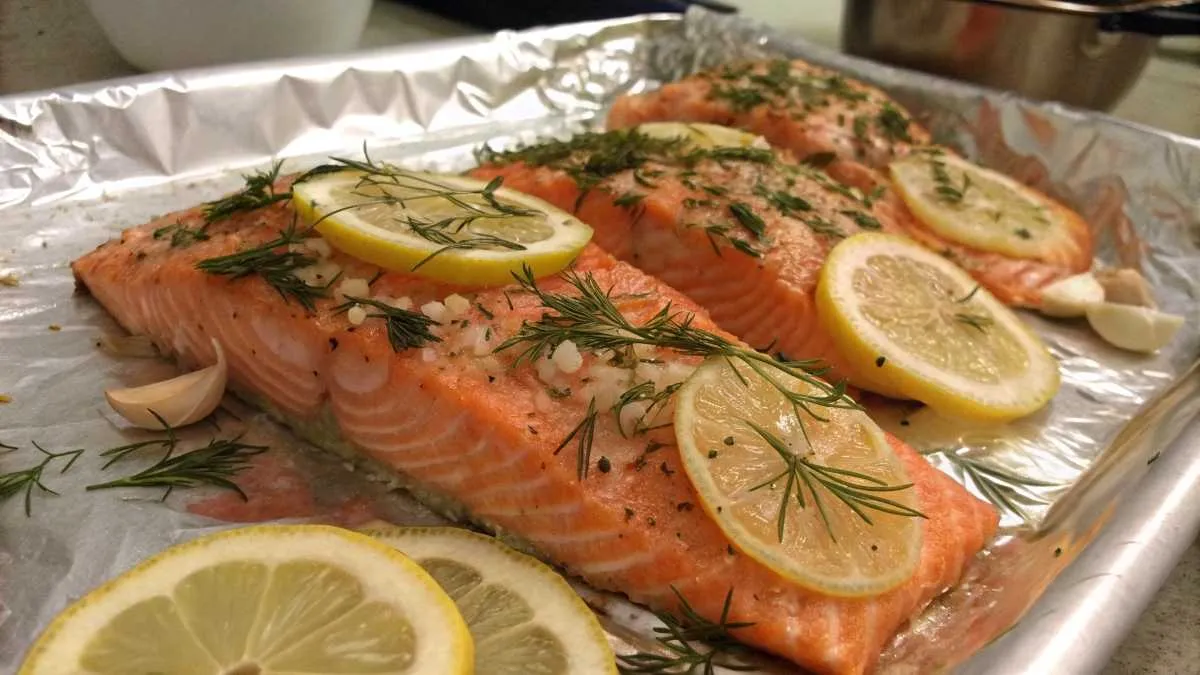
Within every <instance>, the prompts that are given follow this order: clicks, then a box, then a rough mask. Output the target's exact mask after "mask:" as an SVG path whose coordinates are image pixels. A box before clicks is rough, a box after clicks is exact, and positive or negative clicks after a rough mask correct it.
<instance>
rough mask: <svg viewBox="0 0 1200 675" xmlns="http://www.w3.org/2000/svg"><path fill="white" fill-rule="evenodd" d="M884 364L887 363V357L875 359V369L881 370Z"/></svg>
mask: <svg viewBox="0 0 1200 675" xmlns="http://www.w3.org/2000/svg"><path fill="white" fill-rule="evenodd" d="M885 363H887V357H885V356H880V357H879V358H877V359H875V367H876V368H882V367H883V364H885Z"/></svg>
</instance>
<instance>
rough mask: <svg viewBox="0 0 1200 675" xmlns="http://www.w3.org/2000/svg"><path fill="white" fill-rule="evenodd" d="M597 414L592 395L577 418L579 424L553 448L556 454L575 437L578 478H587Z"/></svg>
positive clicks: (576, 472)
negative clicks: (578, 418) (583, 411)
mask: <svg viewBox="0 0 1200 675" xmlns="http://www.w3.org/2000/svg"><path fill="white" fill-rule="evenodd" d="M598 415H599V412H598V411H597V410H596V399H595V397H593V398H592V400H591V401H589V402H588V409H587V413H586V414H584V416H583V419H581V420H579V424H577V425H575V428H574V429H572V430H571V433H569V434H567V436H566V438H564V439H563V440H562V442H561V443H559V444H558V447H557V448H554V454H555V455H557V454H558V453H560V452H562V449H563V448H565V447H567V444H568V443H570V442H571V441H572V439H575V442H576V445H577V446H578V449H577V452H576V456H575V474H576V476H578V478H579V480H583V479H584V478H587V475H588V467H589V466H590V465H591V463H592V439H593V438H594V437H595V435H596V418H597V416H598Z"/></svg>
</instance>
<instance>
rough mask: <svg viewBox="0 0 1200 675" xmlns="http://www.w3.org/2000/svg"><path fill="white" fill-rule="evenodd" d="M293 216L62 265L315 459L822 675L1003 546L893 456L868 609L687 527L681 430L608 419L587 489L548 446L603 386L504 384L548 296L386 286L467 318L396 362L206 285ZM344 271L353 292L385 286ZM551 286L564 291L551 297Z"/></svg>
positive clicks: (307, 321) (332, 318)
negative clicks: (909, 485) (909, 567)
mask: <svg viewBox="0 0 1200 675" xmlns="http://www.w3.org/2000/svg"><path fill="white" fill-rule="evenodd" d="M282 187H283V186H281V188H282ZM293 218H294V213H293V211H292V209H291V206H290V204H289V203H286V202H281V203H276V204H274V205H272V206H269V207H266V208H262V209H259V210H256V211H252V212H245V213H238V214H235V215H233V216H231V217H229V218H227V219H225V220H221V221H218V222H216V223H214V224H213V225H211V226H210V227H209V228H208V230H207V233H206V234H207V236H208V238H207V239H205V240H203V241H195V242H192V243H187V242H186V241H182V240H181V241H180V242H179V243H178V245H172V242H171V241H170V240H169V238H167V237H155V236H154V235H155V232H156V230H157V231H159V232H161V231H162V230H161V228H169V227H172V226H176V227H177V225H176V224H177V223H178V224H179V225H178V226H183V227H189V228H194V227H195V226H197V225H198V224H199V223H200V222H201V221H202V215H201V212H200V210H199V209H193V210H189V211H185V212H180V213H175V214H170V215H166V216H163V217H162V218H159V219H157V220H155V221H153V222H150V223H147V224H145V225H142V226H139V227H134V228H131V229H129V230H126V231H125V232H124V233H123V234H122V235H121V237H120V239H119V240H116V241H111V242H109V243H106V244H104V245H102V246H100V247H99V248H98V249H96V250H95V251H93V252H91V253H89V254H87V255H85V256H83V257H82V258H80V259H79V260H77V261H75V262H74V263H73V265H72V267H73V270H74V272H75V274H76V277H77V279H78V281H79V283H80V284H81V286H82V287H83V288H85V289H86V290H88V291H90V293H91V294H92V296H93V297H94V298H95V299H96V300H97V301H98V302H99V303H100V304H101V305H103V306H104V307H105V308H106V309H107V310H108V311H109V312H110V313H111V314H112V315H113V316H114V317H115V318H116V320H117V321H118V322H119V323H120V324H121V325H122V326H124V327H125V328H126V329H128V330H129V331H130V332H132V333H136V334H144V335H148V336H150V337H151V338H153V339H154V341H155V342H156V343H157V344H158V345H159V346H160V347H162V348H163V349H164V350H165V351H166V352H169V353H172V354H174V355H176V356H177V357H178V358H179V359H180V360H181V361H183V362H186V363H195V364H210V363H213V362H215V354H214V351H213V347H212V346H211V344H210V339H216V340H218V341H220V343H221V344H222V345H223V347H224V350H225V352H226V355H227V357H228V363H229V380H230V383H231V387H232V388H233V389H235V390H236V391H238V392H239V393H241V394H242V395H244V396H246V397H247V398H248V399H250V400H252V401H255V402H257V403H259V404H261V405H263V406H264V407H266V408H267V409H268V410H269V411H271V412H272V413H273V414H274V415H276V416H277V417H278V418H279V419H280V420H281V421H283V422H284V423H285V424H288V425H290V426H291V427H292V428H293V429H295V430H296V431H297V433H299V434H301V435H303V436H305V437H306V438H308V440H311V441H312V442H314V443H315V444H317V445H321V446H324V447H326V448H329V449H334V450H340V451H347V452H353V453H355V454H357V455H361V456H363V457H366V458H369V459H371V460H373V461H374V462H376V463H377V464H378V465H381V466H383V467H386V468H387V469H388V470H390V471H393V472H395V473H396V474H397V475H399V476H402V477H403V478H404V479H405V480H406V481H407V482H409V483H411V484H412V485H413V486H414V488H415V489H416V491H417V492H418V494H427V495H437V496H438V497H439V498H440V499H442V500H448V502H447V501H441V502H439V503H440V504H442V505H443V508H444V507H445V504H447V503H450V504H453V505H455V506H456V507H460V508H461V509H463V510H464V511H465V513H466V514H467V515H468V516H469V517H470V518H471V519H474V520H476V521H477V522H480V523H484V524H486V525H487V526H488V527H491V528H495V529H498V530H502V531H504V532H506V533H510V534H513V535H516V536H517V537H519V538H521V539H523V540H524V541H526V542H528V543H529V544H530V545H531V546H532V547H533V548H534V549H535V550H536V551H537V552H538V553H539V554H540V555H541V556H542V557H544V558H545V559H547V560H549V561H551V562H553V563H555V564H557V565H559V566H561V567H562V568H564V569H566V570H568V571H569V572H570V573H572V574H575V575H578V576H580V577H582V578H583V579H585V580H587V581H588V582H589V583H590V584H592V585H593V586H595V587H597V588H601V589H607V590H612V591H616V592H620V593H624V594H625V595H627V596H629V597H630V598H631V599H633V600H634V601H637V602H639V603H643V604H645V605H648V606H650V607H652V608H655V609H658V610H665V611H672V610H676V609H677V606H676V603H677V602H678V601H677V599H676V597H675V595H674V593H673V591H672V589H676V590H678V591H679V593H680V594H681V595H682V597H684V598H686V599H687V601H688V602H689V603H690V604H691V605H692V606H693V607H694V608H695V609H696V610H697V611H698V612H699V613H700V614H701V615H703V616H706V617H709V618H710V619H714V620H715V619H716V618H718V616H719V614H720V612H721V608H722V603H723V600H724V598H725V595H726V592H727V591H728V590H729V589H731V588H732V589H733V590H734V595H733V606H732V611H731V615H730V619H731V620H733V621H753V622H755V624H754V626H753V627H750V628H746V629H744V630H738V631H737V637H739V638H740V639H742V640H744V641H745V642H747V643H749V644H751V645H755V646H757V647H760V648H762V649H764V650H767V651H769V652H773V653H775V654H778V655H780V656H782V657H784V658H787V659H790V660H792V661H794V662H795V663H797V664H800V665H802V666H804V667H806V668H810V669H812V670H815V671H819V672H830V673H861V672H864V671H866V670H868V669H870V668H871V667H872V664H873V663H874V661H875V660H876V658H877V655H878V654H879V652H880V650H881V648H882V647H883V645H884V644H885V643H886V642H887V641H888V640H889V638H890V637H891V636H892V634H893V633H894V632H895V631H896V630H897V629H898V627H899V626H901V625H902V624H903V623H904V622H905V621H907V620H908V619H909V618H911V617H912V616H913V615H914V614H915V613H917V612H918V611H919V610H920V609H921V608H922V607H924V606H925V605H926V604H927V603H928V602H929V601H930V600H931V599H932V598H933V597H935V596H936V595H938V594H939V593H941V592H942V591H944V590H945V589H946V588H948V587H949V586H951V585H953V584H954V583H956V582H957V580H958V579H959V578H960V575H961V574H962V572H963V569H964V566H965V565H966V564H967V562H968V561H969V560H970V559H971V558H972V556H973V555H974V554H975V553H976V552H977V551H978V550H979V549H980V548H981V547H982V546H983V545H984V543H985V542H986V541H987V540H988V539H989V538H990V537H991V536H992V535H993V534H994V531H995V528H996V525H997V514H996V513H995V511H994V510H993V509H992V508H991V507H990V506H988V505H986V504H984V503H982V502H980V501H978V500H977V499H975V498H974V497H973V496H971V495H970V494H969V493H968V492H966V491H965V490H964V489H963V488H962V487H961V486H959V485H958V484H956V483H954V482H953V481H952V480H951V479H950V478H948V477H947V476H945V475H944V474H942V473H941V472H939V471H937V470H936V469H934V468H933V467H932V466H931V465H929V464H928V463H927V462H925V461H924V459H922V458H921V457H920V456H919V455H918V454H917V453H915V452H914V451H913V450H911V449H909V448H908V447H906V446H905V445H904V444H902V443H901V442H900V441H898V440H896V439H894V438H893V439H890V440H891V443H892V445H893V447H894V448H895V450H896V452H897V453H898V455H899V456H900V457H901V459H902V460H903V462H904V465H905V467H906V468H907V471H908V474H909V476H910V478H911V480H912V482H913V483H914V484H915V490H916V494H917V498H918V502H919V506H920V508H921V510H922V511H923V512H924V513H925V514H927V515H928V516H929V519H928V520H927V521H923V531H924V543H923V547H922V550H921V557H920V563H919V567H918V569H917V570H916V572H915V574H914V576H913V577H912V578H911V579H910V580H909V581H907V582H906V583H904V584H903V585H902V586H901V587H899V588H896V589H894V590H892V591H890V592H888V593H885V594H883V595H880V596H878V597H874V598H868V599H854V600H848V599H839V598H833V597H826V596H822V595H819V594H815V593H813V592H810V591H806V590H804V589H802V588H800V587H798V586H796V585H794V584H792V583H790V582H788V581H787V580H785V579H783V578H780V577H778V576H777V575H775V574H774V573H773V572H771V571H770V570H768V569H767V568H765V567H763V566H761V565H760V564H758V563H756V562H755V561H754V560H752V559H751V558H749V557H748V556H745V555H742V554H740V553H738V552H737V551H736V550H735V549H734V548H733V547H732V546H731V544H730V542H729V540H728V539H726V538H725V536H724V535H723V533H722V532H721V530H720V529H718V527H717V526H716V524H715V523H713V522H712V521H711V520H710V519H709V518H708V517H707V516H706V515H705V514H704V511H703V509H700V508H693V507H692V505H693V504H695V503H696V502H697V497H696V495H695V494H694V493H693V490H692V487H691V484H690V483H689V481H688V480H687V478H686V476H685V474H684V472H683V471H682V467H681V465H680V459H679V455H678V452H677V450H676V448H675V446H674V443H673V435H672V434H671V433H670V432H669V430H667V432H666V433H665V434H663V433H662V430H659V431H658V432H651V433H652V434H653V433H658V434H659V435H651V436H649V438H650V439H651V441H652V442H653V443H658V444H661V445H657V446H650V447H648V446H647V443H648V440H647V438H648V436H646V435H637V434H631V435H628V436H627V435H626V434H622V433H621V432H620V431H619V430H618V429H617V426H616V422H615V421H613V416H612V415H602V416H600V418H599V421H598V423H597V425H596V428H595V437H594V443H593V452H592V454H591V458H590V460H589V461H590V465H591V471H590V472H589V473H588V475H587V476H586V477H584V478H582V479H581V478H580V476H579V475H578V467H577V465H576V462H577V457H576V453H575V451H574V448H573V447H572V448H571V449H570V450H569V451H564V452H558V451H556V448H558V447H559V445H560V443H561V442H562V440H563V439H564V438H565V437H566V436H567V435H568V434H569V433H570V432H571V431H572V430H573V429H574V428H575V427H576V426H577V425H578V424H579V421H580V419H581V418H582V417H583V416H584V414H585V411H586V404H585V400H584V396H585V395H587V391H588V388H589V386H595V385H594V383H589V382H587V381H584V377H585V375H584V373H588V372H592V373H593V374H594V373H596V372H598V371H597V370H595V369H596V368H597V367H598V366H596V363H595V362H596V359H595V357H593V356H590V355H585V357H584V358H585V364H584V366H583V368H582V369H581V370H580V371H579V372H577V373H574V374H567V373H566V372H558V373H551V374H550V375H549V376H547V374H546V373H544V372H539V368H540V366H539V364H530V363H528V362H521V364H520V365H514V355H513V354H512V353H511V351H501V352H498V353H493V351H492V349H493V347H494V346H495V345H497V344H499V342H500V341H502V340H504V339H506V338H508V337H509V336H512V335H513V334H514V333H515V332H516V331H517V330H518V329H519V328H520V326H521V324H522V322H523V321H526V320H529V321H533V320H536V319H538V318H539V317H541V316H542V314H543V313H544V312H545V311H546V310H545V308H544V307H542V306H541V304H540V303H539V299H538V298H537V296H535V295H532V294H530V293H527V292H521V291H520V289H519V288H516V287H512V288H507V289H489V290H478V291H470V290H468V289H461V288H459V289H455V288H451V287H449V286H446V285H444V284H438V283H433V282H430V281H427V280H424V279H422V278H419V277H416V276H411V275H408V274H401V273H385V274H382V275H381V276H380V277H378V278H377V279H376V280H375V281H374V282H373V283H372V284H371V292H372V295H373V297H390V298H409V299H411V300H412V301H413V302H415V303H416V304H417V305H420V304H422V303H425V302H430V301H434V300H441V299H442V298H445V297H447V295H448V294H449V293H451V292H452V291H457V292H458V293H462V294H463V295H464V296H465V297H467V298H468V299H469V300H470V302H471V305H470V309H469V311H466V312H464V313H461V314H460V315H459V317H458V318H457V319H456V320H454V321H452V322H446V323H445V324H444V325H441V326H434V327H431V330H433V331H435V333H436V337H438V338H440V341H438V342H433V341H426V342H425V343H424V344H422V345H416V346H412V347H410V348H400V349H397V348H396V347H395V346H393V344H392V342H390V341H389V334H388V330H387V326H386V325H385V324H384V322H383V320H381V319H370V318H369V319H367V320H366V321H365V322H363V323H362V324H361V325H358V326H355V325H352V324H350V323H349V321H348V319H347V318H346V315H345V314H339V313H336V312H334V311H333V306H334V305H335V303H337V302H338V300H337V299H336V298H319V299H316V301H315V302H314V303H313V304H312V309H311V310H308V309H306V308H305V307H303V306H302V305H301V304H300V303H299V302H297V301H295V300H290V299H289V298H288V297H286V296H284V295H282V294H281V293H279V292H278V291H277V289H276V288H274V287H272V286H271V285H269V284H268V283H267V282H265V281H264V279H263V278H262V277H261V276H258V275H256V274H250V275H248V276H244V277H242V278H237V279H230V278H228V277H220V276H214V275H211V274H207V273H205V272H203V271H200V270H198V269H197V268H196V264H197V262H199V261H203V260H206V259H211V258H213V257H215V256H223V255H229V254H233V253H237V252H239V251H245V250H246V249H247V248H248V247H253V246H258V245H261V244H263V243H264V242H268V241H271V240H273V238H275V237H276V236H277V235H278V234H279V232H280V231H281V230H283V229H284V228H285V227H287V226H288V224H289V223H291V222H293ZM333 260H335V261H336V262H337V263H338V264H339V265H340V266H341V270H342V272H343V274H345V275H347V276H352V277H358V278H364V279H365V278H371V277H373V276H374V275H375V274H376V273H377V272H379V270H377V269H376V268H374V267H372V266H369V265H366V264H363V263H361V262H357V261H354V260H350V259H346V258H343V257H338V256H336V255H335V257H334V258H333ZM576 270H577V272H579V273H580V274H585V275H590V276H591V278H593V279H595V281H596V282H597V283H598V284H599V285H600V286H601V287H602V288H606V289H608V288H611V292H612V298H613V301H614V303H615V304H617V306H618V308H619V309H620V311H621V312H622V313H623V314H624V315H626V316H627V317H629V318H630V319H631V320H634V321H644V320H646V319H647V318H649V317H650V316H652V315H653V314H654V313H655V312H657V311H658V310H659V309H660V308H661V307H662V305H663V304H664V303H666V302H670V303H672V304H673V306H674V307H675V308H676V309H678V310H681V311H685V312H690V313H693V314H694V315H695V323H694V325H695V326H696V327H699V328H705V329H710V330H716V327H715V326H714V325H713V323H712V321H711V320H710V319H709V318H708V316H707V315H706V314H705V313H704V311H703V310H702V309H700V308H699V307H697V306H696V305H695V304H693V303H692V302H690V301H689V300H688V299H687V298H685V297H683V296H682V295H680V294H679V293H678V292H676V291H674V290H672V289H671V288H669V287H667V286H666V285H665V284H663V283H662V282H660V281H658V280H656V279H654V278H652V277H650V276H648V275H646V274H644V273H642V272H640V271H638V270H637V269H635V268H633V267H631V266H629V265H626V264H624V263H622V262H618V261H616V260H615V259H613V258H612V257H611V256H609V255H608V254H606V253H604V252H602V251H601V250H599V249H597V248H595V247H589V249H587V250H586V252H585V253H584V254H583V255H582V256H581V257H580V259H579V260H578V261H577V265H576ZM539 283H540V285H541V286H542V287H543V288H544V289H545V290H553V291H563V290H564V289H567V286H566V283H565V282H564V281H563V280H561V279H558V278H554V279H544V280H541V281H540V282H539ZM480 345H482V347H483V348H482V349H480ZM658 360H661V361H662V363H659V364H655V365H654V366H653V367H655V368H664V369H667V370H670V369H671V368H676V369H683V371H685V372H686V370H687V369H688V368H689V367H690V366H691V365H694V361H693V360H689V359H688V358H685V357H681V356H677V355H672V354H668V353H662V354H659V355H658ZM639 367H641V366H639ZM648 367H649V366H648ZM589 369H591V370H590V371H589ZM597 377H598V376H597ZM547 380H549V382H548V381H547Z"/></svg>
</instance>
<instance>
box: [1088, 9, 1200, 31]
mask: <svg viewBox="0 0 1200 675" xmlns="http://www.w3.org/2000/svg"><path fill="white" fill-rule="evenodd" d="M1100 30H1105V31H1112V32H1120V33H1140V34H1142V35H1154V36H1160V37H1162V36H1168V35H1200V4H1196V5H1188V6H1186V7H1180V8H1178V9H1159V10H1154V11H1150V12H1129V13H1123V14H1109V15H1107V16H1102V17H1100Z"/></svg>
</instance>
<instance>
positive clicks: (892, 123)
mask: <svg viewBox="0 0 1200 675" xmlns="http://www.w3.org/2000/svg"><path fill="white" fill-rule="evenodd" d="M876 123H877V124H878V126H879V129H880V130H881V131H882V132H883V134H884V135H885V136H887V137H888V138H889V139H891V140H893V141H906V142H911V141H912V137H911V136H909V135H908V125H909V120H908V118H907V117H905V116H904V113H902V112H900V111H899V110H898V109H897V108H896V106H894V105H892V103H891V102H890V101H884V102H883V106H882V109H881V110H880V111H879V116H878V117H876Z"/></svg>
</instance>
